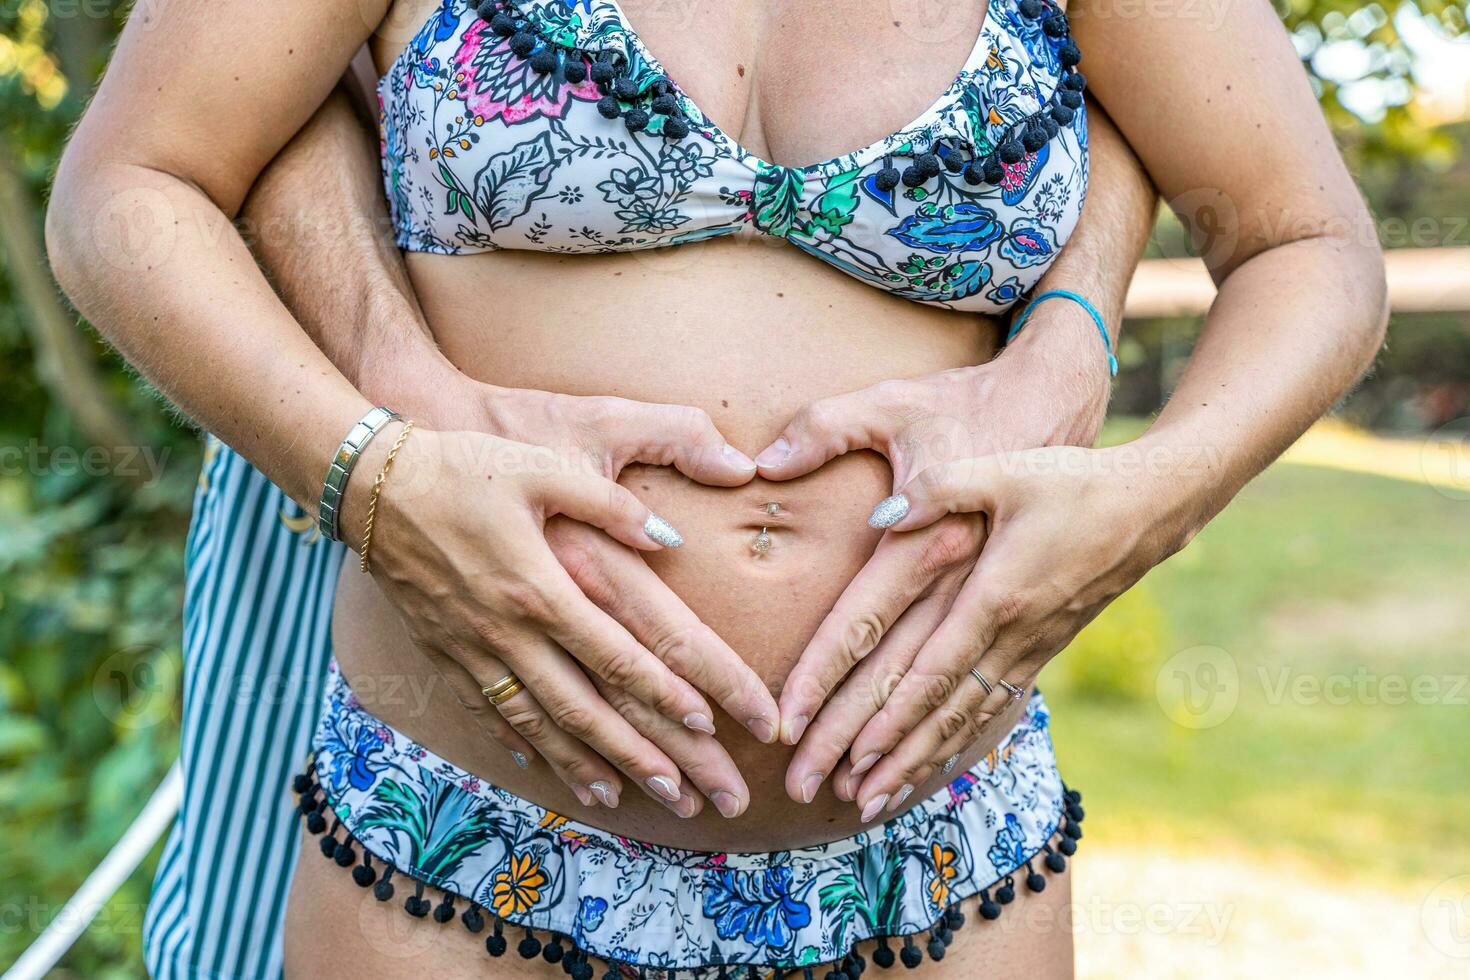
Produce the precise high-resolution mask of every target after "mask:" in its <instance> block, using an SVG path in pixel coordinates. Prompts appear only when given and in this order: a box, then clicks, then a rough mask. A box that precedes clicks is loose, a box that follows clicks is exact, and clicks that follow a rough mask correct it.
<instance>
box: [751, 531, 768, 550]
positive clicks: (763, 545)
mask: <svg viewBox="0 0 1470 980" xmlns="http://www.w3.org/2000/svg"><path fill="white" fill-rule="evenodd" d="M750 550H751V551H754V552H755V553H756V554H758V555H763V554H765V553H766V552H768V551H770V550H771V529H770V528H769V527H763V528H761V533H760V534H757V535H756V536H755V540H754V541H752V542H751V543H750Z"/></svg>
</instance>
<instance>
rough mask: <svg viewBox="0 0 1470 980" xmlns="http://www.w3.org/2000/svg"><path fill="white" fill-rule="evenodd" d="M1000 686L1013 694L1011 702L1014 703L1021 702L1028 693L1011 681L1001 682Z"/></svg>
mask: <svg viewBox="0 0 1470 980" xmlns="http://www.w3.org/2000/svg"><path fill="white" fill-rule="evenodd" d="M1000 686H1001V687H1003V688H1005V689H1006V690H1007V691H1010V692H1011V700H1012V701H1019V700H1021V698H1023V697H1025V696H1026V692H1025V691H1023V690H1021V689H1020V688H1019V687H1017V686H1016V685H1014V684H1012V683H1011V682H1010V681H1001V682H1000Z"/></svg>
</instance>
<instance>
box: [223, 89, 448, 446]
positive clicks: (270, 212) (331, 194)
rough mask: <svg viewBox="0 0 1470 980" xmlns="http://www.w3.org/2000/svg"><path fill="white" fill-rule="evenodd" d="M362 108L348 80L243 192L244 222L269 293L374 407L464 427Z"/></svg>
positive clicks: (439, 424) (440, 425) (439, 425)
mask: <svg viewBox="0 0 1470 980" xmlns="http://www.w3.org/2000/svg"><path fill="white" fill-rule="evenodd" d="M365 112H366V107H365V106H362V105H361V104H360V97H359V95H358V93H357V92H356V91H354V86H353V84H352V82H351V80H350V79H347V80H344V81H343V83H342V84H341V85H339V86H338V87H337V89H336V90H335V91H334V92H333V93H332V95H331V96H330V97H329V98H328V99H327V101H326V103H324V104H323V105H322V107H321V108H320V109H319V110H317V113H316V115H315V116H313V117H312V119H311V121H310V122H308V123H307V125H306V126H305V127H304V128H303V129H302V130H301V132H299V133H298V134H296V136H295V137H294V138H293V139H292V140H291V142H290V143H289V144H287V146H286V147H285V149H283V150H282V151H281V152H280V154H279V155H278V156H277V157H276V158H275V159H274V160H273V161H272V162H271V165H270V166H269V167H268V168H267V169H266V170H265V172H264V173H263V174H261V176H260V179H259V180H258V181H257V182H256V184H255V186H254V187H253V188H252V189H251V191H250V195H249V197H248V198H246V201H245V206H244V209H243V211H242V212H241V227H242V229H243V231H244V233H245V235H246V238H247V240H248V241H249V242H250V245H251V248H252V250H253V251H254V252H255V255H256V258H257V259H259V261H260V263H261V265H262V266H263V267H264V268H265V271H266V274H267V275H268V276H269V277H270V279H271V282H272V284H273V285H274V286H275V289H276V292H277V293H278V294H279V295H280V297H281V299H282V300H283V301H284V302H285V304H286V306H287V307H289V308H290V310H291V312H292V313H293V314H295V316H296V319H297V320H298V321H299V322H300V324H301V326H302V328H303V329H304V330H305V331H306V333H307V334H308V335H309V336H310V337H311V339H312V340H313V341H315V342H316V345H317V346H318V347H320V348H321V349H322V352H323V353H325V354H326V355H327V357H328V358H329V359H330V360H331V362H332V363H333V364H335V365H336V366H337V369H338V370H339V371H341V372H342V373H343V374H344V375H345V376H346V377H347V379H348V380H349V381H351V382H352V383H353V384H354V385H356V386H357V388H358V390H360V391H361V392H362V393H363V394H364V395H366V396H367V397H368V398H369V399H370V400H371V401H373V402H375V403H376V404H379V405H391V406H393V407H394V408H396V409H397V410H398V411H400V412H403V413H405V414H406V415H411V416H412V417H414V418H418V419H421V420H424V421H426V422H427V423H428V424H430V425H432V426H434V427H436V428H446V427H447V428H465V427H470V426H468V425H467V419H466V418H465V416H466V415H467V414H469V409H470V406H471V405H472V404H473V403H475V402H476V401H477V399H475V398H460V397H457V394H458V393H459V392H461V391H462V390H463V389H465V388H466V387H468V386H469V385H470V382H469V379H467V378H466V377H465V376H464V375H463V374H461V373H460V372H459V371H458V370H457V369H456V368H455V367H454V365H453V364H451V363H450V362H449V360H448V358H446V357H445V356H444V355H443V354H442V353H441V352H440V351H439V348H438V345H437V344H436V343H435V341H434V337H433V335H432V333H430V331H429V327H428V324H427V323H426V322H425V321H424V317H423V312H422V311H421V310H420V308H419V304H418V300H417V298H416V297H415V296H414V292H413V286H412V284H411V283H410V281H409V278H408V269H407V268H406V267H405V265H404V262H403V256H402V253H400V252H399V250H398V247H397V246H396V245H395V244H394V241H393V233H392V226H391V222H390V220H389V216H388V209H387V206H386V204H385V202H384V198H383V184H382V179H381V175H380V171H379V161H378V158H377V153H376V148H377V141H376V139H375V138H374V136H373V134H372V132H371V129H370V128H369V124H368V123H367V121H366V120H365V119H364V118H363V114H364V113H365Z"/></svg>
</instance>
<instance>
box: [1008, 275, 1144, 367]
mask: <svg viewBox="0 0 1470 980" xmlns="http://www.w3.org/2000/svg"><path fill="white" fill-rule="evenodd" d="M1058 298H1060V299H1069V300H1071V301H1072V302H1074V303H1076V304H1077V305H1078V306H1080V307H1082V308H1083V309H1084V310H1086V311H1087V315H1088V316H1090V317H1092V322H1093V325H1094V326H1096V327H1097V335H1098V336H1099V337H1101V338H1102V342H1103V349H1104V350H1106V351H1107V352H1108V371H1109V372H1110V373H1111V374H1112V375H1113V376H1114V377H1117V375H1118V358H1117V357H1115V356H1114V355H1113V342H1112V341H1111V340H1110V339H1108V328H1107V327H1105V326H1103V318H1102V314H1101V313H1099V312H1098V311H1097V308H1096V307H1094V306H1093V305H1092V304H1091V303H1089V302H1088V301H1087V300H1086V299H1085V298H1084V297H1081V296H1078V295H1077V294H1076V293H1074V292H1070V291H1068V290H1066V289H1048V290H1047V291H1046V292H1044V293H1041V294H1040V295H1038V296H1036V297H1035V298H1033V299H1032V300H1031V302H1029V303H1027V304H1026V308H1025V309H1024V310H1022V311H1021V315H1020V316H1018V317H1016V322H1015V323H1014V324H1013V325H1012V326H1011V332H1010V333H1008V334H1006V343H1010V342H1011V338H1013V337H1015V336H1016V334H1018V333H1020V332H1021V328H1022V327H1024V326H1025V325H1026V319H1027V317H1029V316H1031V311H1032V310H1034V309H1036V307H1037V306H1038V305H1039V304H1041V303H1043V302H1045V301H1046V300H1049V299H1058Z"/></svg>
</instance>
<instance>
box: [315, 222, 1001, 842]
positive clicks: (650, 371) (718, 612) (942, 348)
mask: <svg viewBox="0 0 1470 980" xmlns="http://www.w3.org/2000/svg"><path fill="white" fill-rule="evenodd" d="M711 245H713V246H715V247H714V248H713V249H711V247H710V246H702V247H700V248H699V249H689V250H687V251H689V252H692V253H694V254H693V257H688V256H686V257H685V258H684V259H683V265H682V266H680V267H679V268H678V269H677V270H675V271H677V272H678V275H677V276H674V275H673V274H672V272H671V271H670V270H668V269H665V268H663V267H661V266H660V265H659V264H658V263H657V262H652V263H650V262H648V261H635V260H631V259H630V257H628V256H615V257H610V259H594V258H587V257H579V258H577V259H574V260H558V259H553V258H548V257H545V256H527V255H508V254H498V255H493V256H482V257H479V258H476V259H472V260H467V259H464V258H454V259H444V258H442V257H423V256H415V257H412V258H413V259H414V261H413V263H412V264H411V266H410V268H411V270H412V271H413V274H414V279H415V285H416V287H417V289H418V291H419V295H420V296H421V298H423V301H424V304H425V308H426V313H427V314H428V316H429V319H430V322H431V323H433V324H434V331H435V335H436V337H437V338H438V339H439V341H440V343H441V345H442V346H443V348H444V350H445V353H446V354H447V355H448V356H449V357H450V359H451V360H453V361H454V362H455V363H456V364H457V365H458V366H459V367H460V368H461V370H464V371H465V372H466V373H468V374H470V375H471V376H474V377H478V378H481V379H483V380H487V381H493V382H494V383H496V384H500V385H505V386H510V387H524V388H538V389H541V390H550V391H562V392H567V393H572V394H616V395H621V396H624V397H628V398H635V399H639V400H644V401H658V402H666V403H675V404H690V405H696V406H698V407H701V408H704V409H706V410H707V411H709V412H710V414H711V416H712V417H713V418H714V419H715V422H716V424H717V425H719V426H720V428H721V431H722V432H723V433H724V434H725V435H726V437H727V438H728V439H729V440H730V441H731V442H732V443H733V444H735V445H736V446H738V447H739V448H740V449H742V450H744V451H746V452H747V453H750V454H752V455H753V454H754V453H755V452H757V451H758V450H759V449H761V448H762V447H763V446H764V445H766V444H767V443H768V442H769V441H770V440H771V439H773V438H774V437H775V436H776V435H777V434H779V433H780V431H781V430H782V428H783V427H784V425H785V424H786V423H787V421H788V420H789V419H790V417H791V415H792V414H793V413H794V412H795V411H796V410H797V409H799V408H800V407H801V406H802V405H803V404H805V403H807V402H808V401H810V400H812V399H814V398H819V397H824V396H827V395H833V394H839V393H843V392H847V391H853V390H857V389H861V388H864V387H867V386H868V385H871V384H874V383H876V382H878V381H881V380H886V379H890V378H900V377H911V376H917V375H922V374H928V373H931V372H933V371H938V370H943V369H946V368H951V367H955V366H958V365H961V364H968V363H977V362H979V361H983V360H984V359H986V358H987V357H988V356H989V354H990V339H991V336H992V334H991V331H990V330H988V329H985V327H986V325H985V324H984V323H983V322H979V323H977V321H976V320H975V319H974V318H968V317H967V318H960V317H957V316H956V315H954V314H948V313H945V312H943V311H935V310H930V309H926V308H920V307H917V306H915V305H914V304H909V303H902V302H899V301H895V300H892V299H891V298H890V297H887V296H884V295H883V294H881V293H879V292H877V291H876V290H872V289H871V288H869V287H864V286H861V285H856V284H853V283H851V282H850V281H847V280H846V279H845V277H840V281H837V280H833V279H831V278H829V277H828V276H827V275H825V273H828V272H830V270H826V269H823V268H821V267H813V266H812V265H811V264H810V263H809V262H808V261H807V260H806V259H805V257H803V256H799V255H797V254H796V253H794V251H793V250H790V249H783V250H781V252H780V253H773V251H772V250H771V249H770V248H769V247H763V246H753V245H748V244H747V245H739V244H733V243H725V244H724V245H720V244H719V243H711ZM681 251H684V250H681ZM426 259H432V261H425V260H426ZM670 261H672V260H670ZM468 265H479V266H482V267H483V272H484V273H485V275H486V276H488V277H494V278H496V279H497V280H499V281H500V282H514V283H515V284H516V288H515V289H513V290H506V291H504V292H500V293H498V294H497V304H496V317H495V320H494V321H493V322H486V321H485V320H484V319H483V318H482V317H481V316H479V315H477V314H476V315H472V314H471V312H470V311H471V310H472V309H475V308H474V307H471V306H469V305H468V304H466V303H464V302H458V301H455V298H456V297H463V293H464V290H463V284H464V282H465V281H466V276H465V274H464V272H463V271H462V270H463V269H464V268H465V267H466V266H468ZM476 271H479V270H476ZM573 272H575V275H576V280H577V282H578V283H585V284H586V285H585V286H581V287H577V288H569V287H568V285H567V283H566V281H565V278H566V277H567V276H568V275H571V274H572V273H573ZM451 274H453V277H452V278H451ZM666 280H667V281H666ZM732 280H733V281H735V282H739V283H742V284H744V285H743V286H742V287H741V289H742V292H741V293H740V295H739V297H738V298H739V300H740V303H739V305H738V306H734V307H733V308H732V304H731V298H732V297H731V294H730V287H729V283H730V282H731V281H732ZM752 282H757V283H759V286H758V287H756V288H753V289H752V288H748V287H749V285H750V283H752ZM579 288H581V289H585V290H587V293H586V298H585V300H584V303H585V310H583V309H582V308H581V307H580V306H579V305H578V304H577V303H576V301H575V300H574V299H572V297H576V296H578V295H579V292H578V289H579ZM854 290H856V291H854ZM549 295H560V296H563V297H566V299H565V303H567V304H568V305H569V306H570V307H571V309H570V310H569V309H568V306H563V307H562V308H560V309H551V310H548V309H546V308H545V303H544V302H542V301H541V298H544V297H545V296H549ZM583 312H585V314H586V315H585V316H584V315H581V313H583ZM977 328H979V329H977ZM675 341H677V342H675ZM620 482H621V483H622V484H623V485H624V486H626V487H628V488H629V489H630V490H632V491H633V492H634V493H635V494H637V495H638V496H639V498H640V499H642V500H643V501H644V503H646V504H647V505H648V506H649V507H650V508H652V509H653V510H654V511H656V512H658V513H659V514H661V515H663V516H664V517H666V518H668V519H669V520H670V521H671V522H673V523H674V525H675V526H676V527H678V528H679V530H680V531H681V532H682V533H683V535H684V537H685V542H686V543H685V545H684V547H682V548H680V549H678V550H677V551H666V552H659V553H654V554H651V555H649V556H648V561H649V564H650V566H651V567H652V568H653V570H654V571H655V572H656V573H657V574H658V575H659V576H660V577H661V578H662V579H663V580H664V581H665V582H666V583H667V584H668V585H669V587H670V588H671V589H672V590H673V591H674V593H675V594H676V595H678V596H679V597H680V598H681V599H682V600H683V601H684V602H685V603H686V604H687V605H688V606H689V607H690V609H691V610H692V611H693V612H694V613H695V614H696V615H698V616H699V617H700V618H701V619H702V620H703V621H704V622H705V623H707V624H708V625H709V626H710V627H712V628H713V629H714V630H716V631H717V632H718V633H719V634H720V635H721V636H722V637H723V638H724V639H725V640H726V642H728V643H729V644H730V646H731V647H732V648H733V649H734V650H735V651H736V652H737V653H738V654H739V655H740V656H741V657H743V658H744V659H745V660H746V661H747V662H748V663H749V664H750V665H751V666H752V667H753V669H754V670H755V671H756V672H757V673H758V674H759V675H760V676H761V678H762V679H763V680H765V682H766V683H767V684H768V685H769V686H770V687H771V689H772V690H773V691H779V689H780V686H781V684H782V682H783V681H784V679H785V677H786V675H787V674H788V673H789V672H790V670H791V668H792V666H793V665H794V664H795V662H796V660H797V658H798V657H799V656H800V654H801V652H802V650H803V649H804V647H805V645H806V643H807V641H808V640H809V639H810V638H811V636H812V634H813V633H814V632H815V630H816V628H817V626H818V625H819V624H820V623H821V621H822V619H823V618H824V617H825V616H826V614H827V612H828V611H829V610H830V609H831V607H832V605H833V603H834V602H835V601H836V599H837V598H838V596H839V595H841V593H842V590H843V589H844V588H845V587H846V586H847V584H848V583H849V582H850V581H851V580H852V578H853V576H854V575H855V574H856V573H857V572H858V571H859V569H861V568H862V566H863V564H864V563H865V562H866V561H867V559H868V557H869V556H870V555H871V554H872V551H873V549H874V547H876V545H877V541H878V537H879V535H878V533H877V532H875V531H872V530H871V529H869V528H868V527H867V525H866V517H867V515H868V512H869V511H870V510H871V509H872V507H873V504H874V503H875V502H876V501H878V500H880V499H881V498H882V497H884V496H885V495H887V494H888V493H889V491H890V488H891V485H892V473H891V471H890V469H889V467H888V464H887V462H886V461H885V460H884V459H883V458H882V457H881V456H879V455H877V454H876V453H872V452H867V451H861V452H855V453H850V454H847V455H844V456H841V457H839V458H837V459H835V460H833V461H832V462H830V463H828V464H827V465H825V466H823V467H821V468H820V469H818V470H817V471H815V472H813V473H811V474H810V475H808V476H805V477H802V478H800V479H797V480H792V481H787V482H782V483H773V482H768V481H765V480H762V479H756V480H754V481H752V482H751V483H749V484H747V485H745V486H742V487H737V488H731V489H720V488H711V487H704V486H700V485H698V484H694V483H693V482H691V481H690V480H688V479H687V478H685V477H683V476H682V475H680V474H678V473H676V472H674V471H672V470H668V469H664V468H659V467H646V466H634V467H630V468H628V469H627V470H625V471H624V473H623V474H622V476H621V478H620ZM349 564H351V563H349ZM333 637H334V642H335V645H336V651H337V656H338V659H339V662H340V663H341V664H342V667H343V670H344V672H345V674H346V676H347V678H348V679H349V681H351V682H352V683H353V685H354V687H355V688H357V689H358V690H359V694H360V696H362V697H363V700H364V702H365V703H366V705H367V707H369V709H370V710H372V711H373V712H374V713H375V714H377V715H378V716H379V717H380V718H382V719H383V720H384V721H386V722H388V723H389V724H391V725H393V726H394V727H396V728H398V729H399V730H401V731H404V732H405V733H407V734H409V735H410V736H412V737H413V738H415V739H416V740H418V741H419V742H421V743H423V744H425V745H427V746H428V747H430V748H431V749H434V750H435V751H436V752H439V753H440V754H441V755H444V756H446V757H447V758H449V759H450V760H451V761H454V762H455V763H457V764H459V765H461V766H463V767H464V768H466V769H468V770H470V771H472V772H475V773H477V774H479V775H481V776H483V777H484V778H486V779H487V780H489V781H491V782H493V783H496V784H498V785H502V786H504V787H506V788H507V789H509V790H511V791H512V792H515V793H517V794H519V795H522V796H524V797H527V798H529V799H531V800H534V801H536V802H538V803H541V804H542V805H545V806H548V807H550V808H552V809H554V810H557V811H558V812H562V813H566V814H568V815H572V816H576V817H577V818H579V819H584V820H587V821H588V822H591V823H594V824H596V825H597V826H600V827H604V828H607V829H609V830H612V831H614V832H616V833H621V834H624V835H627V836H633V837H639V838H642V839H646V840H652V841H655V842H658V843H664V844H669V845H673V846H680V847H693V848H699V849H710V850H770V849H774V848H783V847H795V846H802V845H805V844H810V843H814V842H817V841H822V840H830V839H834V838H836V837H840V836H842V835H844V834H850V833H853V832H855V831H856V830H857V828H858V823H857V814H856V810H855V808H854V807H853V806H852V805H851V804H847V803H843V802H841V801H839V800H837V799H836V798H835V797H834V796H833V795H831V792H830V787H825V788H824V790H823V792H822V793H821V794H819V795H818V798H817V800H816V801H814V802H813V803H812V804H810V805H809V806H801V805H798V804H794V803H792V802H791V800H790V799H789V798H788V797H787V796H786V793H785V790H784V788H783V780H784V773H785V769H786V766H787V763H788V762H789V760H790V755H791V752H792V750H791V749H790V748H788V747H786V746H766V745H761V744H760V743H758V742H756V741H755V740H754V738H752V737H751V736H750V735H749V734H748V733H746V732H745V730H744V729H743V728H742V727H741V726H740V725H739V724H738V723H737V722H735V721H734V720H733V719H730V718H729V717H727V716H724V715H722V714H718V713H717V716H716V720H715V721H716V726H717V728H718V729H719V735H718V736H717V737H718V738H719V739H720V741H721V742H722V743H723V744H724V745H725V747H726V748H727V750H728V751H729V752H730V753H731V755H732V757H733V758H734V760H735V763H736V765H737V766H739V767H740V770H741V772H742V774H743V775H744V777H745V779H746V782H747V784H748V785H749V787H750V791H751V805H750V807H749V809H748V811H747V812H746V813H745V814H744V815H743V816H742V817H741V818H739V819H737V820H725V819H724V818H722V817H720V816H719V815H718V813H716V812H715V810H714V808H713V807H706V808H705V810H704V812H703V813H702V814H701V815H700V816H698V817H696V818H695V819H693V820H687V821H685V820H680V819H679V818H678V817H676V816H674V815H673V814H672V813H670V812H669V811H668V810H666V809H665V808H663V807H662V806H661V805H660V804H658V803H655V802H653V801H652V800H648V799H644V798H643V797H642V796H641V794H640V793H639V791H637V790H636V789H632V788H631V787H629V788H628V789H627V790H626V791H625V792H624V793H623V796H622V800H623V802H622V804H621V805H620V806H619V808H618V809H617V810H615V811H608V810H603V809H594V810H591V811H585V810H583V809H582V808H581V807H580V805H579V804H578V803H577V802H576V800H575V798H574V797H572V796H571V794H570V793H569V792H567V791H566V790H565V789H564V788H563V787H562V786H561V784H560V783H559V782H558V781H557V780H556V778H555V777H554V776H553V775H551V774H550V772H549V771H548V770H547V769H546V768H545V767H544V766H533V767H532V769H531V770H529V771H522V770H520V769H518V768H517V767H516V766H515V765H514V763H513V762H512V761H511V760H510V758H509V756H508V753H506V752H505V751H504V750H503V749H501V748H500V747H499V746H498V745H496V744H494V743H492V742H489V741H488V740H487V739H486V738H485V737H484V736H483V735H482V734H480V732H479V729H478V727H477V726H476V725H475V723H474V722H473V721H472V720H471V719H470V718H468V716H467V715H466V714H465V713H464V711H463V709H462V708H461V707H460V706H459V704H458V702H457V701H455V700H454V698H453V696H452V695H451V694H450V693H449V692H448V690H447V689H446V688H445V687H444V686H443V685H442V683H436V675H435V674H434V671H433V668H432V667H430V666H429V665H428V663H427V661H425V660H424V658H423V657H422V655H420V654H419V653H418V652H417V651H416V650H414V648H413V646H412V644H411V643H410V642H409V640H408V638H407V635H406V634H405V632H404V630H403V628H402V625H401V624H400V623H399V622H398V620H397V617H396V614H395V613H394V612H393V610H392V607H391V606H390V605H389V604H388V603H387V601H386V600H385V599H384V597H383V596H382V595H381V593H379V592H378V590H377V588H376V586H375V585H374V584H373V583H372V580H371V579H370V578H369V577H367V576H363V575H360V574H358V573H357V571H356V568H355V565H354V566H352V567H351V568H348V569H346V570H344V572H343V576H342V580H341V583H340V586H339V590H338V596H337V606H336V616H335V619H334V628H333ZM390 688H392V689H393V691H394V694H393V696H391V697H390V696H388V692H389V689H390ZM1006 727H1008V726H1006V725H1004V724H997V725H995V726H993V729H994V731H995V739H996V740H998V739H999V737H1000V735H1001V734H1002V733H1003V732H1004V731H1005V729H1006ZM987 748H988V745H985V744H981V745H977V747H976V748H975V750H973V751H972V753H970V754H971V755H972V756H974V755H979V754H983V751H984V750H985V749H987ZM922 795H923V794H922V793H916V794H915V796H914V799H916V800H917V799H920V798H922Z"/></svg>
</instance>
